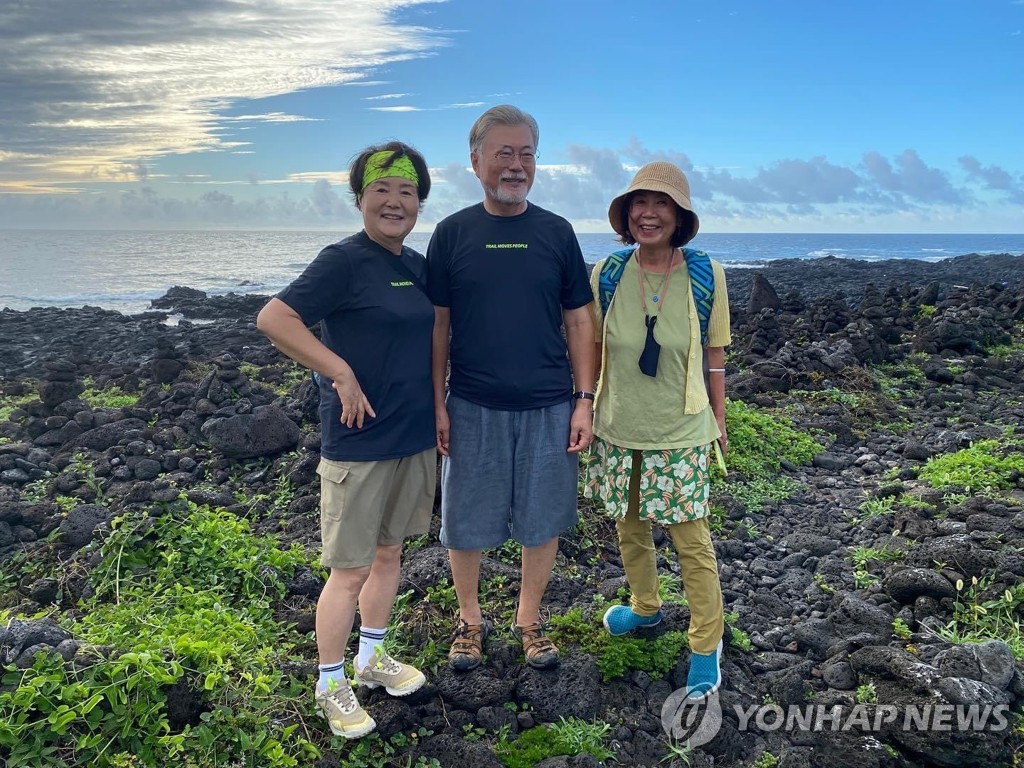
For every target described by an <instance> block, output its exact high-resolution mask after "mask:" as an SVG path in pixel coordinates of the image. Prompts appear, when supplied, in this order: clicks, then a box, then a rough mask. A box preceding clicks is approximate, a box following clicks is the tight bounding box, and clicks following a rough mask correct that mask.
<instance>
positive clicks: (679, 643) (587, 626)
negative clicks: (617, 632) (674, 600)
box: [548, 596, 686, 681]
mask: <svg viewBox="0 0 1024 768" xmlns="http://www.w3.org/2000/svg"><path fill="white" fill-rule="evenodd" d="M607 607H608V603H606V602H605V601H604V599H603V598H600V596H598V597H597V598H595V601H594V608H593V610H591V609H588V610H587V611H584V610H583V609H582V608H579V607H577V608H571V609H570V610H568V611H566V612H565V613H563V614H561V615H559V616H552V617H551V618H550V619H549V621H548V623H549V625H550V627H551V637H552V639H554V641H555V643H557V644H560V645H564V646H566V647H569V646H577V647H579V648H580V650H582V651H583V652H584V653H587V654H590V655H591V656H593V657H594V659H595V660H596V661H597V666H598V669H600V670H601V677H602V678H603V679H604V680H605V681H608V680H613V679H615V678H619V677H622V676H623V675H625V674H626V673H627V672H631V671H633V670H642V671H644V672H647V673H648V674H650V675H651V676H653V677H655V678H660V677H664V676H665V675H666V674H667V673H668V671H669V670H670V669H671V668H672V667H673V666H675V663H676V660H677V659H678V658H679V653H680V651H681V650H682V649H683V648H684V647H686V635H685V634H684V633H682V632H676V631H670V632H665V633H664V634H661V635H658V636H657V637H639V636H638V637H612V636H611V635H609V634H608V633H607V632H606V631H604V629H603V627H602V626H601V616H603V615H604V611H605V609H606V608H607Z"/></svg>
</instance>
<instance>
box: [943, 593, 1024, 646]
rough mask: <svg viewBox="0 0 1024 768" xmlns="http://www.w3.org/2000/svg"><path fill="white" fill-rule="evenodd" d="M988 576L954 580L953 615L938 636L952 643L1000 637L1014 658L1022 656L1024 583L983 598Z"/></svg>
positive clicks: (976, 641)
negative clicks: (967, 580)
mask: <svg viewBox="0 0 1024 768" xmlns="http://www.w3.org/2000/svg"><path fill="white" fill-rule="evenodd" d="M991 581H992V579H991V577H987V578H985V579H978V578H977V577H972V578H971V583H970V585H968V586H966V588H965V585H964V583H963V581H962V580H958V581H957V583H956V591H957V596H956V600H955V602H954V604H953V618H952V620H950V621H949V622H948V623H947V624H946V626H945V627H942V628H940V629H939V635H940V636H941V637H943V638H945V639H946V640H948V641H949V642H951V643H983V642H985V641H986V640H1002V641H1003V642H1004V643H1006V644H1007V645H1008V646H1009V647H1010V650H1011V651H1012V652H1013V655H1014V657H1015V658H1016V659H1018V660H1022V659H1024V626H1022V620H1021V616H1022V615H1024V582H1020V583H1017V584H1015V585H1013V586H1012V587H1010V588H1008V589H1006V590H1004V591H1003V593H1002V594H1001V595H998V596H993V597H990V598H987V599H986V598H985V593H986V592H987V590H988V587H989V585H990V584H991Z"/></svg>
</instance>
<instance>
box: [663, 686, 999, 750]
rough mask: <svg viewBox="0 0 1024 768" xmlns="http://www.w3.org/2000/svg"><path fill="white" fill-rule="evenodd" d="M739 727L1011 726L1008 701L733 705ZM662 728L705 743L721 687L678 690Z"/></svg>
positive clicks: (717, 714)
mask: <svg viewBox="0 0 1024 768" xmlns="http://www.w3.org/2000/svg"><path fill="white" fill-rule="evenodd" d="M732 710H733V713H734V714H735V716H736V722H737V726H738V727H737V729H738V730H739V731H759V732H761V733H770V732H772V731H778V730H783V731H790V732H792V731H804V732H807V731H817V732H820V731H833V732H839V731H842V732H850V731H858V732H862V733H872V732H877V731H881V730H883V729H884V728H890V729H899V730H902V731H904V732H907V731H930V732H937V733H951V732H953V731H959V732H964V731H974V732H978V731H987V732H995V733H999V732H1002V731H1005V730H1006V729H1007V728H1008V727H1009V717H1008V714H1009V712H1010V706H1009V705H1008V704H908V705H907V706H904V707H897V706H895V705H893V704H855V705H853V706H849V707H844V706H842V705H840V704H835V705H833V706H830V707H829V706H825V705H823V704H803V705H796V704H791V705H789V706H787V707H782V706H780V705H778V704H752V705H750V706H747V707H743V706H741V705H739V704H733V705H732ZM661 727H662V728H663V729H664V730H665V733H666V734H667V735H668V737H669V738H670V739H672V740H673V741H676V742H678V743H685V744H689V746H691V747H699V746H701V745H703V744H707V743H708V742H709V741H711V740H712V739H713V738H715V736H716V735H717V734H718V731H719V730H721V728H722V705H721V702H720V701H719V699H718V692H717V691H716V692H715V693H713V694H712V695H711V696H708V697H706V698H703V699H689V698H687V697H686V689H685V688H680V689H678V690H676V691H673V692H672V694H671V695H670V696H669V697H668V698H667V699H665V703H664V705H663V706H662V708H661Z"/></svg>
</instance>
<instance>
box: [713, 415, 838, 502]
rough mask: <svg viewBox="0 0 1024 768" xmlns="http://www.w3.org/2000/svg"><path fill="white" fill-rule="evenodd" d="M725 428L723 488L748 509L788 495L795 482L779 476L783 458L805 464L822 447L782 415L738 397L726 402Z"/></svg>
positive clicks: (793, 489) (797, 463)
mask: <svg viewBox="0 0 1024 768" xmlns="http://www.w3.org/2000/svg"><path fill="white" fill-rule="evenodd" d="M726 426H727V427H728V430H729V456H728V460H727V463H728V465H729V470H730V474H731V473H732V472H736V473H738V475H739V476H740V478H742V479H735V480H733V479H730V480H728V481H727V482H725V483H724V484H723V488H724V490H725V491H726V492H728V493H729V494H730V495H731V496H732V497H733V498H735V499H737V500H739V501H740V502H741V503H743V504H744V506H746V507H748V508H752V507H760V506H761V505H763V504H765V503H768V502H773V501H782V500H783V499H786V498H789V497H790V496H791V495H792V494H793V493H794V492H795V491H796V490H798V489H799V487H800V486H799V484H798V483H796V481H794V480H793V479H792V478H789V477H786V476H785V475H781V474H780V472H779V470H780V467H781V465H782V462H783V461H788V462H790V463H791V464H794V465H797V466H799V465H801V464H806V463H808V462H809V461H810V460H811V459H812V458H814V456H815V454H817V453H819V452H820V451H821V450H822V446H821V444H820V443H818V442H817V441H816V440H814V438H812V437H810V436H809V435H807V434H805V433H803V432H800V431H798V430H797V429H795V428H794V427H793V422H792V421H791V420H790V419H788V418H786V417H785V416H777V415H773V414H771V413H769V412H767V411H764V410H762V409H759V408H757V407H756V406H753V405H748V404H746V403H744V402H743V401H741V400H729V401H728V402H727V403H726Z"/></svg>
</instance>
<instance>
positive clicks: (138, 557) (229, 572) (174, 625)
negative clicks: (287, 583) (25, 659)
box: [0, 504, 320, 768]
mask: <svg viewBox="0 0 1024 768" xmlns="http://www.w3.org/2000/svg"><path fill="white" fill-rule="evenodd" d="M152 512H155V513H156V516H155V517H153V518H150V517H148V516H147V515H146V513H136V514H135V515H133V516H127V517H121V518H119V519H117V520H116V521H115V522H114V524H113V527H112V530H111V532H110V534H109V535H108V537H107V539H106V541H105V542H104V543H103V545H102V546H101V547H100V548H99V553H98V554H99V556H100V563H99V564H98V566H97V567H96V568H95V569H94V570H93V571H92V573H91V574H90V576H89V579H90V585H91V586H92V594H91V596H90V597H89V598H88V599H87V600H86V601H85V602H84V604H83V607H84V608H85V609H86V613H85V615H84V617H83V618H81V619H80V620H79V621H77V622H76V623H74V624H73V625H72V627H71V629H72V631H73V633H74V635H75V636H76V637H77V638H78V639H79V640H80V641H81V642H82V643H84V647H83V649H82V650H80V651H79V653H78V655H77V656H76V657H75V659H74V662H73V663H70V664H66V663H64V661H63V660H62V659H61V658H60V657H59V656H56V655H52V654H50V655H47V654H39V655H38V656H37V657H36V660H35V664H34V665H33V666H32V668H30V669H29V670H24V671H23V670H17V669H14V668H13V667H8V668H7V669H6V671H5V672H4V675H3V687H2V688H0V754H2V755H4V756H5V757H7V758H8V760H9V761H10V762H11V764H17V765H38V766H42V767H44V768H50V766H63V765H70V764H75V765H89V766H98V768H107V766H122V765H132V764H133V763H131V762H126V761H128V760H129V759H130V757H129V756H135V757H137V758H138V761H139V763H138V764H139V765H142V766H148V765H169V764H172V763H175V762H182V761H185V764H186V765H188V766H190V768H192V767H194V768H213V767H214V766H221V765H226V764H230V763H236V764H242V765H260V766H268V767H270V768H293V767H294V766H298V765H307V764H309V762H310V761H311V760H312V759H314V758H315V757H316V756H317V755H318V754H319V751H320V750H319V747H318V746H317V745H316V744H315V743H314V742H313V741H311V740H310V738H309V731H308V730H307V729H303V730H301V731H300V730H299V726H300V725H301V724H302V722H303V719H304V718H306V717H308V715H309V712H308V709H306V708H307V707H308V708H310V709H311V707H312V704H311V702H310V703H308V704H306V705H305V706H304V707H303V708H297V707H296V705H295V702H297V701H303V702H306V701H307V696H306V694H307V683H306V682H305V681H301V680H298V679H296V678H294V677H291V676H289V675H288V674H286V673H285V672H283V671H282V669H283V667H285V666H287V665H286V664H285V663H284V662H286V661H287V660H288V654H289V653H290V651H291V649H292V645H293V643H292V641H291V640H289V629H288V628H287V627H284V626H283V625H281V624H279V623H278V622H277V621H276V620H275V618H274V615H273V607H272V603H273V602H274V601H276V600H277V599H278V598H280V597H281V596H283V595H284V593H285V587H284V580H285V579H286V578H288V577H290V575H291V574H292V573H293V572H294V569H295V567H296V566H297V565H298V564H300V563H305V562H307V561H308V557H307V555H306V554H305V552H304V551H302V550H301V549H299V548H296V547H291V548H282V547H281V546H280V544H279V543H278V542H276V541H274V540H273V539H265V538H262V537H259V536H256V535H255V534H253V533H252V532H251V531H250V530H249V527H248V524H247V523H246V522H245V521H243V520H238V519H237V518H234V517H233V516H232V515H230V514H229V513H227V512H225V511H224V510H211V509H209V508H207V507H197V506H195V505H192V504H183V505H178V506H176V507H175V508H174V509H173V510H163V511H161V510H160V509H159V508H154V510H152ZM92 648H103V649H106V650H103V651H101V652H95V651H92V650H90V649H92ZM171 686H178V687H180V688H181V690H182V691H190V692H191V693H190V694H189V695H190V696H191V698H192V699H193V700H194V702H195V705H196V717H195V718H194V719H193V720H191V721H190V722H188V723H186V724H185V725H184V726H179V728H178V729H177V730H175V731H171V729H170V722H169V719H168V711H167V706H166V704H167V691H168V689H169V687H171ZM314 733H316V731H314Z"/></svg>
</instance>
